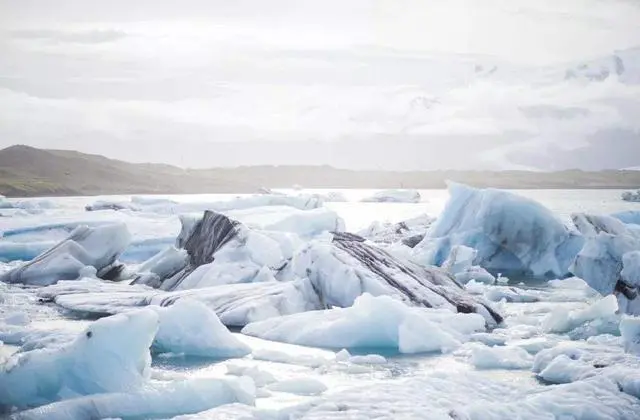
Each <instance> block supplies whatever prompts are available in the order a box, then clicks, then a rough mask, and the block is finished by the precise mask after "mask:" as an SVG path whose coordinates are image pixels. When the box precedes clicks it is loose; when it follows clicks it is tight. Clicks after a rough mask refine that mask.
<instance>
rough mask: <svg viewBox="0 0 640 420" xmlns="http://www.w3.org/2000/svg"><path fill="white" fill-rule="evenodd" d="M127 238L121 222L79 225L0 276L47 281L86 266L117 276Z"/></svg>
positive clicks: (64, 277)
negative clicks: (30, 259) (60, 240)
mask: <svg viewBox="0 0 640 420" xmlns="http://www.w3.org/2000/svg"><path fill="white" fill-rule="evenodd" d="M129 241H130V235H129V231H128V230H127V227H126V226H125V225H124V224H113V225H104V226H96V227H88V226H79V227H77V228H76V229H74V230H73V232H71V234H70V235H69V237H68V238H67V239H65V240H63V241H62V242H60V243H58V244H57V245H55V246H54V247H53V248H51V249H49V250H47V251H45V252H44V253H42V254H40V255H39V256H37V257H36V258H35V259H33V260H32V261H29V262H28V263H26V264H24V265H22V266H20V267H18V268H15V269H13V270H11V271H9V272H7V273H5V274H3V275H2V276H1V277H0V280H1V281H4V282H8V283H24V284H31V285H41V286H42V285H49V284H53V283H56V282H57V281H59V280H73V279H77V278H78V276H79V273H80V271H81V270H83V269H84V267H86V266H92V267H95V269H96V270H97V271H98V275H99V276H101V277H104V278H113V277H115V276H117V274H118V273H119V270H120V269H121V267H119V266H117V265H115V263H116V260H117V258H118V256H119V255H120V254H121V253H122V251H124V249H125V248H126V247H127V245H128V244H129Z"/></svg>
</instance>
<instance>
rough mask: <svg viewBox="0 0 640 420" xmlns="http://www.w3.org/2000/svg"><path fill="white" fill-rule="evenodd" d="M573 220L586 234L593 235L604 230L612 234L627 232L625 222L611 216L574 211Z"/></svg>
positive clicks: (581, 231) (577, 227) (580, 230)
mask: <svg viewBox="0 0 640 420" xmlns="http://www.w3.org/2000/svg"><path fill="white" fill-rule="evenodd" d="M571 220H572V221H573V224H574V225H575V227H576V229H578V231H579V232H580V233H582V234H583V235H584V236H588V237H593V236H597V235H598V234H599V233H601V232H604V233H608V234H610V235H622V234H626V233H627V228H626V227H625V225H624V223H622V222H621V221H619V220H618V219H616V218H614V217H611V216H603V215H593V214H585V213H574V214H572V215H571Z"/></svg>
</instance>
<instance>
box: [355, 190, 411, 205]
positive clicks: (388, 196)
mask: <svg viewBox="0 0 640 420" xmlns="http://www.w3.org/2000/svg"><path fill="white" fill-rule="evenodd" d="M420 198H421V197H420V193H419V192H418V191H416V190H382V191H378V192H376V193H375V194H373V195H372V196H370V197H366V198H363V199H362V201H363V202H369V203H419V202H420Z"/></svg>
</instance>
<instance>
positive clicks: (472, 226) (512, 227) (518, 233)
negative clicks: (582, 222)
mask: <svg viewBox="0 0 640 420" xmlns="http://www.w3.org/2000/svg"><path fill="white" fill-rule="evenodd" d="M449 193H450V195H451V198H450V200H449V202H448V203H447V205H446V207H445V209H444V211H443V212H442V215H441V216H440V217H439V218H438V219H437V220H436V222H435V223H434V224H433V225H432V226H431V228H430V229H429V230H428V231H427V235H426V237H425V238H424V240H423V241H422V242H421V243H420V244H418V245H417V246H416V247H415V248H414V258H415V259H416V261H419V262H421V263H424V264H435V265H438V266H441V265H442V264H443V263H444V261H445V259H446V258H447V256H448V255H449V253H450V251H451V249H452V248H453V247H454V246H456V245H465V246H467V247H470V248H474V249H476V250H478V255H477V257H476V259H475V260H476V263H477V265H480V266H481V267H483V268H485V269H487V270H489V271H490V272H492V273H507V274H510V275H517V276H520V277H543V278H544V277H553V278H558V277H565V276H567V275H568V274H569V266H570V265H571V262H572V261H573V259H574V257H575V256H576V254H577V253H578V252H579V251H580V248H581V247H582V244H583V238H582V237H581V236H580V235H578V234H577V233H574V232H571V231H570V230H569V229H568V228H567V227H565V226H564V225H563V224H562V222H561V221H560V220H558V219H557V218H556V217H555V215H554V214H553V213H551V211H549V210H548V209H547V208H545V207H543V206H542V205H540V204H538V203H537V202H535V201H533V200H530V199H528V198H524V197H520V196H517V195H515V194H512V193H510V192H507V191H501V190H495V189H485V190H482V189H476V188H472V187H468V186H465V185H461V184H455V183H450V184H449Z"/></svg>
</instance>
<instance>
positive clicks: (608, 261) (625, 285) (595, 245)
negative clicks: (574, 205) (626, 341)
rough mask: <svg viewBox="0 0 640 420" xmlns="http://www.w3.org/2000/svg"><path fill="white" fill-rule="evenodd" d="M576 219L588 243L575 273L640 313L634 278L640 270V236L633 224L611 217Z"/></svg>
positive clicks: (573, 268) (577, 260)
mask: <svg viewBox="0 0 640 420" xmlns="http://www.w3.org/2000/svg"><path fill="white" fill-rule="evenodd" d="M574 220H578V221H579V223H578V224H577V227H578V228H579V229H581V230H582V231H583V232H584V233H585V235H586V242H585V244H584V247H583V248H582V250H581V251H580V252H579V253H578V255H577V256H576V258H575V261H574V262H573V264H572V266H571V272H572V273H574V274H575V275H576V276H578V277H580V278H582V279H584V280H585V281H586V282H587V284H589V286H591V287H592V288H593V289H595V290H596V291H598V292H599V293H601V294H603V295H608V294H611V293H615V294H616V296H617V297H618V300H619V303H620V309H621V310H622V311H624V312H627V313H640V299H637V297H638V290H637V287H638V282H639V281H638V279H637V278H634V277H635V275H636V270H637V260H636V258H637V257H636V254H635V253H634V251H639V250H640V236H638V234H637V233H636V232H635V231H633V230H631V229H630V228H629V225H624V224H622V223H620V222H619V221H618V220H616V219H614V218H612V217H608V216H588V215H582V216H581V217H580V218H576V216H575V215H574ZM587 222H588V223H587ZM626 254H629V255H626ZM625 263H626V264H627V265H628V268H627V270H624V265H625ZM623 272H624V274H623ZM637 274H640V273H637Z"/></svg>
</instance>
